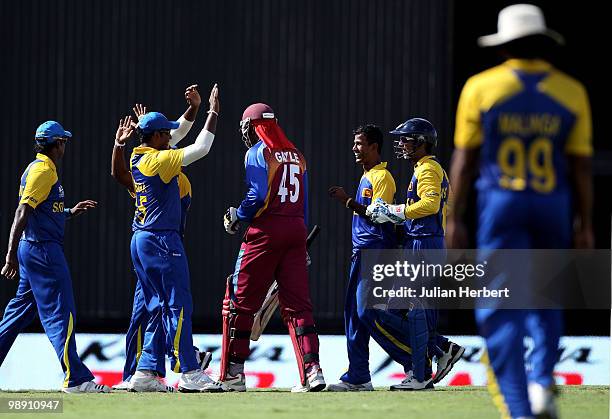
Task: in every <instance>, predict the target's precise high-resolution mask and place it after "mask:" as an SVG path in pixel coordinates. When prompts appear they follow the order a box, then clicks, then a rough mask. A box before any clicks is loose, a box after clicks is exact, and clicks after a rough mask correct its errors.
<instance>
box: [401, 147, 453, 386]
mask: <svg viewBox="0 0 612 419" xmlns="http://www.w3.org/2000/svg"><path fill="white" fill-rule="evenodd" d="M449 189H450V184H449V182H448V175H447V174H446V172H445V171H444V169H443V168H442V166H441V165H440V162H439V161H438V160H437V158H436V157H435V156H433V155H426V156H423V157H421V158H420V159H419V161H418V162H417V163H416V165H415V166H414V173H413V175H412V179H411V180H410V183H409V184H408V192H407V200H406V208H405V210H404V214H405V216H406V221H405V222H404V232H405V237H406V238H405V241H404V244H403V247H404V248H405V249H407V250H408V251H411V252H413V253H414V254H418V255H419V258H420V257H427V258H428V259H429V261H430V262H431V263H444V262H445V261H444V259H445V254H444V252H440V253H439V254H435V253H434V252H428V253H427V254H426V255H424V254H422V253H421V250H426V249H445V244H444V231H445V229H446V210H447V202H448V195H449ZM432 258H434V259H438V260H431V259H432ZM418 311H419V310H418V309H415V310H413V311H412V312H411V313H409V320H410V321H411V326H412V329H415V332H416V333H412V334H411V337H412V339H413V341H412V342H413V346H414V347H415V348H422V349H423V348H424V342H423V341H422V340H423V338H425V337H427V340H426V341H427V348H428V351H429V355H430V356H434V355H438V356H439V355H441V353H442V352H441V349H440V348H446V347H447V346H448V339H447V338H446V337H444V336H442V335H439V334H438V333H437V326H438V310H437V309H435V308H430V309H427V310H424V312H423V313H418ZM423 319H426V321H427V326H426V327H427V332H428V333H427V334H425V333H424V331H423V329H424V327H425V325H424V324H422V320H423ZM419 332H420V333H419ZM415 351H416V349H415ZM422 352H423V353H422V354H421V353H419V356H418V357H417V354H416V353H413V360H414V361H415V369H414V374H415V377H416V378H417V379H419V380H421V371H424V369H425V361H426V354H425V353H424V351H422Z"/></svg>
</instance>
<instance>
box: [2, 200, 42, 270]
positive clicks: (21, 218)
mask: <svg viewBox="0 0 612 419" xmlns="http://www.w3.org/2000/svg"><path fill="white" fill-rule="evenodd" d="M33 210H34V209H33V208H32V207H31V206H29V205H28V204H19V206H18V207H17V210H16V211H15V218H14V219H13V225H12V226H11V232H10V234H9V241H8V250H7V252H6V258H5V260H4V266H3V267H2V275H4V276H5V277H6V278H8V279H15V278H16V277H17V274H18V273H19V262H18V261H17V246H18V244H19V238H20V237H21V234H22V233H23V230H24V229H25V226H26V224H27V223H28V217H29V216H30V214H31V213H32V211H33Z"/></svg>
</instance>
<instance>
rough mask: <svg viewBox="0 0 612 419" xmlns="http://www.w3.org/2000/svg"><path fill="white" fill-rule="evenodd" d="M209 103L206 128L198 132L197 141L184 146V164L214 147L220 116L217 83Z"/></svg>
mask: <svg viewBox="0 0 612 419" xmlns="http://www.w3.org/2000/svg"><path fill="white" fill-rule="evenodd" d="M208 103H209V109H208V117H207V118H206V123H205V124H204V128H203V129H202V131H200V133H199V134H198V137H197V138H196V140H195V143H193V144H191V145H188V146H187V147H185V148H183V166H188V165H190V164H191V163H193V162H195V161H197V160H199V159H201V158H202V157H204V156H206V155H207V154H208V152H209V151H210V148H211V147H212V144H213V141H214V139H215V132H216V131H217V118H218V116H219V87H218V86H217V84H216V83H215V85H214V86H213V88H212V90H211V91H210V97H209V98H208Z"/></svg>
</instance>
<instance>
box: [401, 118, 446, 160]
mask: <svg viewBox="0 0 612 419" xmlns="http://www.w3.org/2000/svg"><path fill="white" fill-rule="evenodd" d="M389 134H393V135H399V136H400V139H399V140H398V141H395V142H394V148H395V155H396V156H397V158H405V159H407V158H410V157H411V156H412V154H414V151H413V152H408V151H407V150H406V148H405V145H406V143H407V142H408V141H415V142H416V143H417V146H418V145H421V144H424V143H427V144H431V145H432V146H434V147H435V146H436V145H437V144H438V133H437V132H436V129H435V128H434V126H433V125H432V124H431V122H429V121H428V120H426V119H423V118H411V119H409V120H407V121H406V122H404V123H402V124H400V125H398V126H397V128H395V129H394V130H393V131H389Z"/></svg>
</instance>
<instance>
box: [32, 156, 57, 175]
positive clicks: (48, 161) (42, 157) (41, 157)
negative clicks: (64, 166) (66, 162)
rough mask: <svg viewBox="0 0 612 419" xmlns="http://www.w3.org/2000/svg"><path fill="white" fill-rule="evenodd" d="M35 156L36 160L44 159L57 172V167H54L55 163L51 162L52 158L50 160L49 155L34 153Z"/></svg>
mask: <svg viewBox="0 0 612 419" xmlns="http://www.w3.org/2000/svg"><path fill="white" fill-rule="evenodd" d="M36 158H37V159H38V160H42V161H44V162H45V163H47V164H48V165H49V166H51V168H52V169H53V171H54V172H57V169H56V168H55V163H53V160H51V157H49V156H47V155H46V154H42V153H36Z"/></svg>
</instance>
